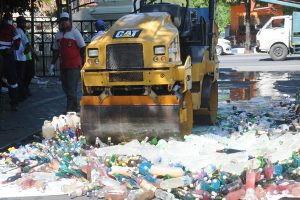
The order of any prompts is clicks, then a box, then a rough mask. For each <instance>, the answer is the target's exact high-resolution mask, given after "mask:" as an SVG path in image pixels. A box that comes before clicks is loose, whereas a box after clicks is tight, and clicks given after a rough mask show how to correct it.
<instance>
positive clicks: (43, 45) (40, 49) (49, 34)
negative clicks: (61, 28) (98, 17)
mask: <svg viewBox="0 0 300 200" xmlns="http://www.w3.org/2000/svg"><path fill="white" fill-rule="evenodd" d="M113 23H114V21H113V20H107V21H105V25H106V28H109V27H110V26H112V24H113ZM94 24H95V20H74V21H73V22H72V25H73V27H75V28H77V29H78V30H79V31H80V32H81V34H82V36H83V38H84V41H85V42H86V44H88V43H89V42H90V40H91V38H92V36H93V35H94V34H95V33H96V31H95V26H94ZM57 31H58V23H57V20H56V18H50V17H43V18H35V21H34V32H33V33H32V34H33V35H34V49H35V51H36V53H37V55H38V57H39V60H38V61H35V70H36V75H37V76H48V66H49V65H50V64H51V63H50V62H51V58H52V50H51V49H52V45H53V41H54V38H55V34H56V32H57ZM55 75H59V61H58V62H57V63H56V69H55Z"/></svg>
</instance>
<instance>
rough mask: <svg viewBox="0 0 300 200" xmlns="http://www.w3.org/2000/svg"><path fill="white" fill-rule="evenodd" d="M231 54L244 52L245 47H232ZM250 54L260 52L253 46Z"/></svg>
mask: <svg viewBox="0 0 300 200" xmlns="http://www.w3.org/2000/svg"><path fill="white" fill-rule="evenodd" d="M231 51H232V54H244V52H245V48H232V50H231ZM250 54H262V53H259V52H257V51H256V48H255V47H252V49H251V53H250Z"/></svg>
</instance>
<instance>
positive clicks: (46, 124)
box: [42, 120, 55, 140]
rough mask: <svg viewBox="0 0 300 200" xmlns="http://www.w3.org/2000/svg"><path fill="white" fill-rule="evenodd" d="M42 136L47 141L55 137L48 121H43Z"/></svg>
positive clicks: (53, 129)
mask: <svg viewBox="0 0 300 200" xmlns="http://www.w3.org/2000/svg"><path fill="white" fill-rule="evenodd" d="M42 135H43V137H44V138H45V139H47V140H49V139H51V138H52V137H54V135H55V128H54V127H53V126H52V124H51V122H50V121H48V120H45V121H44V125H43V127H42Z"/></svg>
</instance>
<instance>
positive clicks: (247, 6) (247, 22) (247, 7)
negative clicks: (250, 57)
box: [244, 0, 251, 54]
mask: <svg viewBox="0 0 300 200" xmlns="http://www.w3.org/2000/svg"><path fill="white" fill-rule="evenodd" d="M244 3H245V11H246V16H245V27H246V28H245V29H246V30H245V31H246V34H245V52H244V53H246V54H247V53H250V51H251V30H250V24H251V17H250V12H251V6H250V4H251V1H250V0H244Z"/></svg>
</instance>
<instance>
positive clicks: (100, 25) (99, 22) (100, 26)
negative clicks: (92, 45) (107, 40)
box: [91, 19, 105, 42]
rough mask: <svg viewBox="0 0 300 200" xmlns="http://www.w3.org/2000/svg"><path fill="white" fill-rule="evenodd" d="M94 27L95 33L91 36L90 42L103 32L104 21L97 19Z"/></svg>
mask: <svg viewBox="0 0 300 200" xmlns="http://www.w3.org/2000/svg"><path fill="white" fill-rule="evenodd" d="M95 29H96V31H97V33H96V34H95V35H94V36H93V37H92V39H91V42H92V41H93V40H95V38H96V37H98V36H101V35H103V34H104V33H105V23H104V21H103V20H101V19H98V20H97V21H96V22H95Z"/></svg>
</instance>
